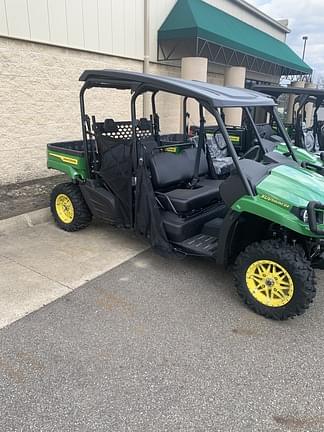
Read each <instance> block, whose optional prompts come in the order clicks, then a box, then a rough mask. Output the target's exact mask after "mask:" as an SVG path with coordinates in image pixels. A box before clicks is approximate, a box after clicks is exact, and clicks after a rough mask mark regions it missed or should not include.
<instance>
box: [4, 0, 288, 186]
mask: <svg viewBox="0 0 324 432" xmlns="http://www.w3.org/2000/svg"><path fill="white" fill-rule="evenodd" d="M206 1H207V2H208V3H210V4H212V5H213V6H216V7H218V8H220V9H223V10H224V11H226V12H228V13H230V14H232V15H234V16H236V17H238V18H240V19H243V20H244V21H246V22H247V23H249V24H251V25H254V26H255V27H257V28H260V29H261V30H264V31H266V32H268V33H269V34H271V35H272V36H274V37H277V38H278V39H281V40H283V39H284V37H285V29H284V28H283V27H282V28H280V26H278V24H276V23H275V22H274V20H271V18H269V17H262V16H260V15H259V12H257V11H255V10H254V12H253V8H252V11H251V10H250V8H251V7H250V6H248V5H246V4H245V2H244V1H243V0H235V1H234V0H206ZM175 2H176V0H161V1H157V0H150V5H151V7H150V57H151V64H150V72H151V73H156V74H161V75H167V76H177V77H180V76H181V70H180V68H179V67H176V66H171V65H168V66H167V65H162V64H157V63H156V58H157V52H156V49H157V30H158V28H159V27H160V26H161V24H162V22H163V21H164V19H165V18H166V16H167V15H168V13H169V12H170V11H171V9H172V7H173V6H174V4H175ZM143 57H144V0H118V1H117V0H96V1H93V0H47V1H44V0H0V76H1V80H0V94H1V104H0V116H1V122H0V150H1V159H0V185H1V184H6V183H12V182H21V181H24V180H28V179H33V178H40V177H43V176H48V175H50V174H51V172H49V171H48V170H47V168H46V144H47V143H48V142H54V141H64V140H70V139H79V138H81V128H80V112H79V89H80V85H81V84H80V82H79V81H78V78H79V76H80V73H81V72H82V71H83V70H84V69H90V68H93V69H100V68H116V69H130V70H133V71H140V72H142V71H143ZM208 81H209V82H212V83H215V84H223V83H224V67H222V66H216V65H209V70H208ZM89 95H90V96H89V98H87V105H88V108H89V109H88V112H89V114H93V113H95V114H97V116H99V118H100V117H101V118H109V117H110V118H111V117H113V118H114V119H116V120H125V119H127V118H128V119H129V118H130V113H129V95H128V94H126V92H120V91H111V90H110V91H108V90H107V91H106V90H101V91H100V90H98V89H94V90H93V91H92V92H91V93H90V92H89ZM180 106H181V100H180V98H179V97H177V96H170V95H166V94H161V95H159V97H158V108H159V113H160V117H161V126H162V131H163V132H165V133H168V132H177V131H179V129H180V125H179V113H180ZM142 108H143V104H142V103H141V101H139V108H138V115H139V116H140V115H142ZM207 120H208V121H209V122H211V123H214V119H211V118H209V116H207ZM52 174H54V172H52Z"/></svg>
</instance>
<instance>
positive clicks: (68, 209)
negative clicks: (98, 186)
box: [55, 194, 74, 224]
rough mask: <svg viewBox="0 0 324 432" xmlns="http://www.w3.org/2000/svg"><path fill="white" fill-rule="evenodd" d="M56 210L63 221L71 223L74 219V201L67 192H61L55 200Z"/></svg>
mask: <svg viewBox="0 0 324 432" xmlns="http://www.w3.org/2000/svg"><path fill="white" fill-rule="evenodd" d="M55 210H56V213H57V215H58V217H59V218H60V219H61V221H62V222H64V223H66V224H70V223H71V222H72V221H73V219H74V208H73V204H72V201H71V200H70V198H69V197H68V196H67V195H65V194H59V195H57V197H56V200H55Z"/></svg>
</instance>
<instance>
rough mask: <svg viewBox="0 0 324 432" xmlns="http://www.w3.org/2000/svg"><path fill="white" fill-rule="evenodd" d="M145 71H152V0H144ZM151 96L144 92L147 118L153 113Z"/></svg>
mask: <svg viewBox="0 0 324 432" xmlns="http://www.w3.org/2000/svg"><path fill="white" fill-rule="evenodd" d="M143 72H144V73H150V0H144V63H143ZM150 101H151V98H150V95H149V94H148V93H146V94H144V100H143V113H144V117H145V118H149V117H150V115H151V104H150Z"/></svg>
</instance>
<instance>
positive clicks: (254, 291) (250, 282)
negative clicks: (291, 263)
mask: <svg viewBox="0 0 324 432" xmlns="http://www.w3.org/2000/svg"><path fill="white" fill-rule="evenodd" d="M246 284H247V287H248V289H249V291H250V293H251V295H252V296H253V297H254V298H255V299H256V300H257V301H258V302H259V303H261V304H263V305H265V306H269V307H274V308H275V307H281V306H285V305H286V304H287V303H289V302H290V300H291V299H292V297H293V295H294V283H293V281H292V278H291V276H290V274H289V273H288V271H287V270H286V269H285V268H284V267H282V266H281V265H280V264H278V263H276V262H274V261H269V260H260V261H255V262H254V263H252V264H251V265H250V266H249V268H248V269H247V271H246Z"/></svg>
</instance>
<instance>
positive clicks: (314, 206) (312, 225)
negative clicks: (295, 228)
mask: <svg viewBox="0 0 324 432" xmlns="http://www.w3.org/2000/svg"><path fill="white" fill-rule="evenodd" d="M318 211H321V212H323V211H324V204H322V203H320V202H316V201H310V202H309V203H308V206H307V212H308V224H309V229H310V230H311V231H312V232H313V233H314V234H316V235H319V236H324V230H322V229H320V228H318V226H317V225H318V223H317V218H316V212H318Z"/></svg>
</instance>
